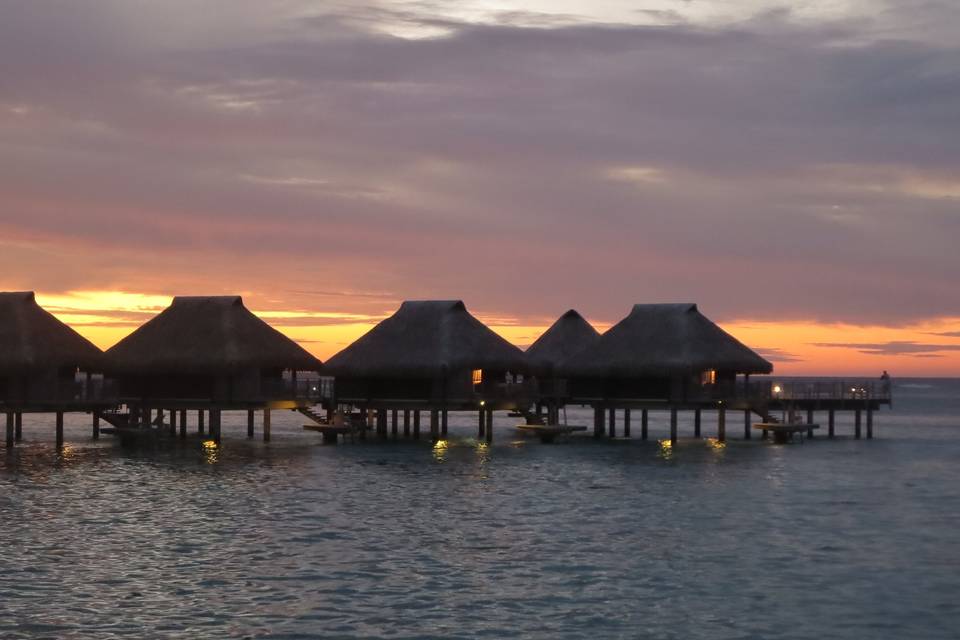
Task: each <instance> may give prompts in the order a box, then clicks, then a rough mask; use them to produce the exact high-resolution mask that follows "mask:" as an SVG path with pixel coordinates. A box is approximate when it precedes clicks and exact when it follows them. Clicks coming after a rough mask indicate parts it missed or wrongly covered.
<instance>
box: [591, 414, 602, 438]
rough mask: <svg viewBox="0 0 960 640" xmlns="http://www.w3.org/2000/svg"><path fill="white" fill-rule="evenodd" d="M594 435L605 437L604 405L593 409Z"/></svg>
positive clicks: (595, 436)
mask: <svg viewBox="0 0 960 640" xmlns="http://www.w3.org/2000/svg"><path fill="white" fill-rule="evenodd" d="M593 437H594V438H600V437H603V407H594V409H593Z"/></svg>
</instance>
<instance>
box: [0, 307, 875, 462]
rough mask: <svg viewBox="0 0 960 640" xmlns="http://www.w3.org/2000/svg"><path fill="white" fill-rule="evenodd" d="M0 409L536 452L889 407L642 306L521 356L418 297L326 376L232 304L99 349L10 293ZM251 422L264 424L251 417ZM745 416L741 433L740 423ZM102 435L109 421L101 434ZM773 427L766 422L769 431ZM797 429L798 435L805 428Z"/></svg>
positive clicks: (717, 332)
mask: <svg viewBox="0 0 960 640" xmlns="http://www.w3.org/2000/svg"><path fill="white" fill-rule="evenodd" d="M0 329H2V330H3V331H2V333H0V338H2V339H3V340H4V341H5V342H0V414H2V415H3V418H4V421H5V436H6V445H7V447H12V446H14V444H15V443H16V442H17V441H19V440H20V439H21V438H22V435H23V428H22V425H23V414H24V413H49V414H51V415H52V420H51V423H52V426H53V428H54V429H55V433H56V442H57V445H58V446H60V445H62V444H63V417H64V414H66V413H71V412H83V413H85V414H88V415H90V417H91V435H92V438H94V439H97V438H99V437H100V435H101V433H105V432H109V433H112V434H114V435H117V436H119V437H121V438H123V439H144V438H148V439H149V438H171V439H179V440H185V439H187V438H188V437H190V436H191V433H192V434H195V435H196V436H197V437H199V438H202V439H204V440H205V441H210V442H212V443H213V444H214V445H219V444H220V443H221V439H222V432H221V431H222V430H221V422H222V412H223V411H236V410H240V411H245V412H246V414H247V437H248V438H254V437H255V435H256V432H257V430H258V427H259V431H260V434H261V437H262V439H263V441H264V442H269V441H270V439H271V430H272V414H273V412H275V411H282V410H292V411H297V412H299V413H300V414H301V415H303V416H304V418H306V420H307V421H306V422H305V424H304V425H303V428H304V430H305V431H311V432H316V433H319V434H320V435H321V437H322V440H323V442H324V443H327V444H334V443H336V442H339V441H342V440H345V439H348V440H350V441H354V442H356V441H363V440H366V439H368V438H376V439H380V440H387V439H401V438H404V439H406V438H409V439H412V440H419V439H421V438H428V439H429V440H430V441H431V442H437V441H439V440H442V439H446V438H447V436H448V430H449V414H450V412H451V411H469V412H475V413H476V416H477V421H476V425H477V431H476V433H477V438H478V439H480V440H481V441H486V442H488V443H490V442H492V441H493V438H494V433H493V431H494V429H493V415H494V413H495V412H498V411H505V412H508V413H510V414H512V415H517V416H522V417H524V418H526V423H525V424H520V425H516V426H517V427H518V428H519V429H520V430H521V431H525V432H528V433H532V434H535V435H536V436H537V437H539V438H540V439H541V440H542V441H544V442H553V441H555V440H557V439H561V438H562V439H566V438H568V437H569V436H571V435H572V434H575V433H577V432H580V431H584V430H590V429H591V427H590V426H588V425H569V424H566V423H565V422H561V419H560V416H561V412H563V411H564V409H565V408H566V407H568V406H583V407H589V408H590V409H591V410H592V412H593V419H592V435H593V437H595V438H617V439H624V438H635V437H636V438H638V439H639V440H641V441H642V440H647V439H648V438H649V424H650V416H651V414H652V413H653V412H663V413H664V414H666V415H667V416H668V417H669V425H670V427H669V441H670V442H671V444H675V443H676V442H677V440H678V438H679V436H680V431H681V429H685V428H686V427H687V426H689V427H692V428H691V429H690V430H691V431H692V435H693V437H694V438H702V437H707V436H706V434H705V433H704V429H703V422H704V416H705V414H708V413H711V412H712V413H715V417H716V420H715V424H716V431H715V433H714V434H713V436H712V437H714V438H715V439H716V440H717V441H718V442H725V441H726V440H727V438H728V437H729V436H730V435H731V434H733V433H735V432H740V426H739V425H742V437H743V439H747V440H749V439H751V438H752V435H753V433H754V432H756V431H760V432H761V433H762V435H763V436H764V437H765V436H767V435H768V434H769V433H773V434H774V435H775V439H777V440H778V441H782V440H784V439H785V436H786V435H788V434H791V433H795V432H798V431H802V432H805V434H806V435H807V437H813V433H814V430H817V429H820V428H821V427H823V426H825V431H826V436H827V437H828V438H832V437H835V436H837V435H840V434H838V429H837V423H838V419H837V418H838V415H846V416H848V417H852V418H853V425H854V426H853V433H852V435H853V437H854V438H862V437H864V436H865V437H866V438H868V439H869V438H872V437H874V435H875V431H874V416H875V413H876V412H877V411H878V410H880V408H881V407H883V406H890V405H891V404H892V397H891V391H890V384H889V380H886V381H878V380H875V379H872V380H866V379H846V380H842V379H837V380H822V381H810V380H793V379H789V378H787V379H779V378H776V377H772V376H770V373H771V371H772V365H771V364H770V363H769V362H767V361H766V360H764V359H763V358H761V357H760V356H759V355H757V354H756V353H754V352H753V351H752V350H750V349H749V348H748V347H746V346H745V345H743V344H741V343H739V342H737V341H736V340H735V339H734V338H733V337H731V336H730V335H729V334H726V333H725V332H724V331H723V330H722V329H720V328H719V327H718V326H716V325H715V324H713V323H712V322H711V321H710V320H708V319H707V318H705V317H704V316H703V315H702V314H701V313H700V312H699V310H698V309H697V306H696V305H693V304H674V305H635V306H634V307H633V310H632V311H631V313H630V314H629V315H628V316H627V317H626V318H624V319H623V320H622V321H621V322H620V323H618V324H617V325H615V326H614V327H612V328H611V329H610V330H609V331H607V332H606V333H604V334H602V335H601V334H599V333H598V332H597V331H596V330H595V329H593V327H591V326H590V325H589V323H587V322H586V320H585V319H584V318H583V317H582V316H581V315H580V314H579V313H577V312H576V311H575V310H570V311H568V312H566V313H565V314H563V316H561V317H560V318H559V319H558V321H557V322H556V323H555V324H554V325H553V326H552V327H551V328H550V329H549V330H548V331H547V332H545V333H544V335H543V336H541V337H540V339H538V340H537V341H536V342H535V343H534V344H533V345H532V346H531V347H530V348H529V349H528V351H527V352H526V353H524V352H523V351H521V350H520V349H518V348H517V347H515V346H514V345H512V344H510V343H508V342H507V341H506V340H504V339H503V338H501V337H500V336H498V335H497V334H495V333H494V332H493V331H491V330H490V329H489V328H488V327H486V326H485V325H483V323H481V322H480V321H479V320H477V319H476V318H475V317H473V316H472V315H471V314H470V313H469V312H468V311H467V309H466V307H465V305H464V304H463V302H461V301H458V300H449V301H442V300H441V301H408V302H404V303H403V304H402V305H401V307H400V308H399V309H398V310H397V312H396V313H395V314H394V315H392V316H390V317H389V318H387V319H385V320H383V321H382V322H381V323H380V324H378V325H377V326H376V327H374V329H372V330H371V331H370V332H369V333H367V334H366V335H364V336H362V337H361V338H360V339H359V340H357V341H356V342H354V343H353V344H351V345H349V346H348V347H346V348H345V349H344V350H343V351H341V352H340V353H338V354H336V355H335V356H334V357H333V358H331V359H330V361H329V362H327V363H326V364H324V363H322V362H320V361H319V360H318V359H316V358H314V357H313V356H312V355H310V354H309V353H308V352H306V351H305V350H304V349H303V348H302V347H300V346H299V345H298V344H296V343H295V342H294V341H292V340H290V339H289V338H287V337H286V336H284V335H282V334H280V333H279V332H278V331H276V330H275V329H273V328H272V327H270V326H269V325H267V324H266V323H265V322H263V321H262V320H260V319H259V318H257V317H256V316H255V315H253V314H252V313H251V312H250V311H249V310H247V309H246V307H245V306H244V305H243V301H242V299H241V298H240V297H239V296H226V297H178V298H175V299H174V300H173V302H172V304H171V305H170V307H169V308H168V309H166V310H165V311H163V312H162V313H160V314H159V315H158V316H156V317H155V318H153V319H152V320H150V321H149V322H147V323H146V324H144V325H143V326H142V327H140V328H139V329H137V330H136V331H134V332H133V333H132V334H130V335H129V336H128V337H127V338H125V339H123V340H122V341H120V342H119V343H118V344H117V345H115V346H114V347H111V348H110V349H109V350H108V351H107V352H105V353H104V352H101V351H100V350H99V349H97V348H96V347H95V346H94V345H92V344H91V343H89V342H88V341H86V340H85V339H84V338H82V337H81V336H80V335H79V334H77V333H76V332H75V331H73V330H72V329H70V328H69V327H68V326H66V325H65V324H63V323H62V322H60V321H59V320H57V319H56V318H54V317H53V316H52V315H50V314H49V313H47V312H46V311H44V310H43V309H41V308H40V307H39V306H38V305H37V304H36V301H35V299H34V296H33V294H32V293H29V292H21V293H5V294H4V293H0ZM258 414H259V419H258ZM741 420H742V421H741ZM103 423H106V426H103ZM764 425H766V426H764ZM798 425H806V427H805V428H801V427H800V426H798Z"/></svg>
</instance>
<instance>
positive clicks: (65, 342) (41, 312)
mask: <svg viewBox="0 0 960 640" xmlns="http://www.w3.org/2000/svg"><path fill="white" fill-rule="evenodd" d="M102 358H103V352H102V351H100V349H98V348H97V347H96V346H94V345H93V343H91V342H90V341H89V340H87V339H86V338H84V337H83V336H81V335H80V334H79V333H77V332H76V331H74V330H73V329H71V328H70V327H68V326H67V325H66V324H64V323H63V322H61V321H60V320H58V319H57V318H55V317H54V316H53V315H52V314H51V313H50V312H48V311H46V310H45V309H43V308H42V307H41V306H40V305H38V304H37V298H36V296H35V295H34V292H33V291H10V292H0V371H2V372H4V373H8V374H17V373H21V372H23V373H25V372H28V371H35V370H38V369H60V368H65V367H70V368H73V367H78V368H81V369H84V370H86V371H97V370H98V369H99V368H100V366H101V364H102V362H101V360H102Z"/></svg>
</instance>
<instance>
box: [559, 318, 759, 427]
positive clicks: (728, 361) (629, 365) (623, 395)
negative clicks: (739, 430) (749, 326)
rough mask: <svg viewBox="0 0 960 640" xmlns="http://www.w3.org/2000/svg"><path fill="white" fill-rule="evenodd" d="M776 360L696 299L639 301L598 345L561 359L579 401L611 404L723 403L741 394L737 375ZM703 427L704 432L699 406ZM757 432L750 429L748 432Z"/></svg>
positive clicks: (600, 418) (599, 406) (756, 370)
mask: <svg viewBox="0 0 960 640" xmlns="http://www.w3.org/2000/svg"><path fill="white" fill-rule="evenodd" d="M772 369H773V366H772V365H771V364H770V363H769V362H767V361H766V360H764V359H763V358H761V357H760V356H759V355H757V354H756V353H755V352H753V351H752V350H751V349H749V348H748V347H746V346H745V345H743V344H742V343H741V342H739V341H738V340H737V339H736V338H734V337H733V336H731V335H730V334H728V333H727V332H725V331H724V330H723V329H721V328H720V327H718V326H717V325H716V324H714V323H713V322H711V321H710V320H709V319H707V318H706V317H705V316H704V315H703V314H701V313H700V312H699V310H698V309H697V305H695V304H638V305H635V306H634V307H633V310H632V311H631V313H630V315H628V316H627V317H626V318H624V319H623V320H621V321H620V322H619V323H617V324H616V325H614V326H613V327H612V328H611V329H610V330H609V331H607V332H606V333H604V334H603V335H602V336H601V337H600V339H599V340H597V342H596V344H595V345H594V346H593V347H591V348H588V349H586V350H583V351H581V352H579V353H577V354H575V355H574V356H572V357H570V358H569V359H567V360H566V361H564V362H563V364H562V365H561V366H560V372H561V374H562V375H563V376H565V377H566V378H567V380H568V384H569V396H570V398H571V400H572V401H574V402H581V403H589V404H592V405H593V406H594V408H595V409H596V410H597V412H598V418H597V421H598V424H597V425H595V426H596V427H597V429H598V431H602V429H603V414H602V411H603V409H604V408H607V409H609V410H610V412H611V413H610V417H611V426H612V424H613V416H614V414H613V410H614V409H615V408H624V409H629V408H630V407H643V408H648V407H656V406H658V405H659V406H662V407H670V408H671V410H672V412H673V415H672V425H671V426H672V427H673V429H672V430H671V433H672V434H673V435H674V439H675V431H676V430H675V422H676V415H675V412H676V408H677V407H679V406H691V407H693V406H698V405H703V406H716V405H717V403H718V402H723V401H726V400H730V399H732V398H734V397H735V396H736V393H737V386H736V380H737V376H738V375H740V374H742V375H743V376H744V377H745V378H747V377H749V375H750V374H753V373H769V372H770V371H772ZM697 416H698V424H697V431H698V433H699V412H698V413H697ZM748 437H749V434H748Z"/></svg>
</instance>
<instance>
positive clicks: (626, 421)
mask: <svg viewBox="0 0 960 640" xmlns="http://www.w3.org/2000/svg"><path fill="white" fill-rule="evenodd" d="M623 437H625V438H629V437H630V409H624V410H623Z"/></svg>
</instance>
